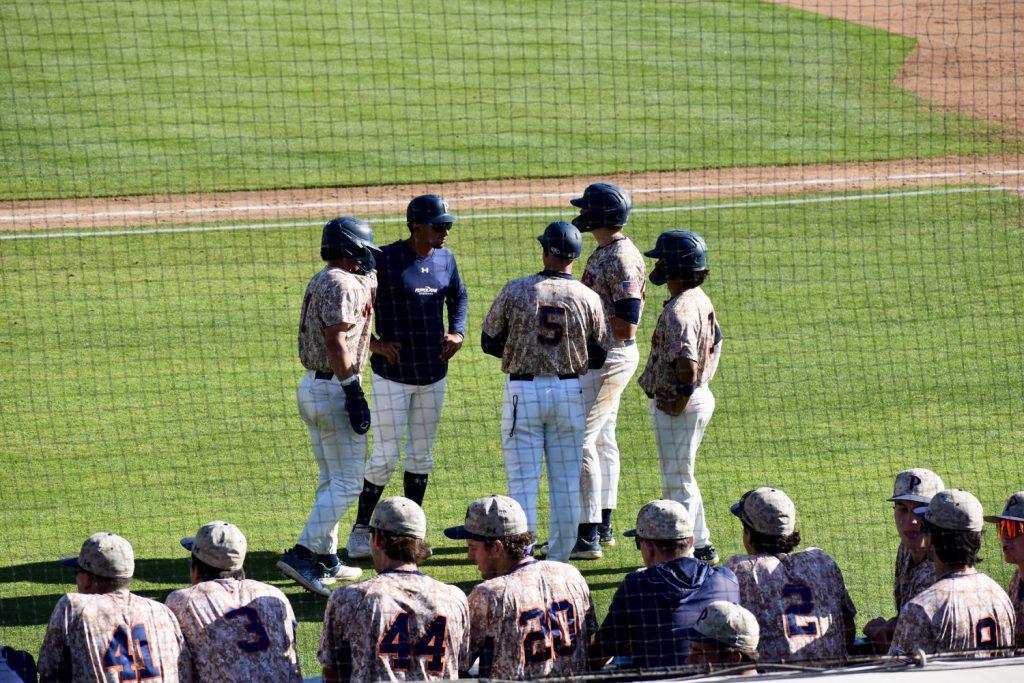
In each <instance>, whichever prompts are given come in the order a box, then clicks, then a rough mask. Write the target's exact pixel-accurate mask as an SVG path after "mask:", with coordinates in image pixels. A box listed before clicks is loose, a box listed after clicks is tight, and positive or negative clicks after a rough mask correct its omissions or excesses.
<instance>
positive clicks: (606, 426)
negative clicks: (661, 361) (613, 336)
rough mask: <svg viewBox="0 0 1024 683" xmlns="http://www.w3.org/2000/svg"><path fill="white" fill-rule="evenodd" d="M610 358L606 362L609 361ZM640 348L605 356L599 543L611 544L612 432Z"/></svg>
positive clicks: (614, 495) (615, 465) (616, 466)
mask: <svg viewBox="0 0 1024 683" xmlns="http://www.w3.org/2000/svg"><path fill="white" fill-rule="evenodd" d="M609 361H610V364H609ZM639 363H640V352H639V350H637V347H636V344H629V345H627V346H621V347H617V348H614V349H612V350H611V351H610V352H609V353H608V358H607V359H606V360H605V380H604V384H603V385H602V387H601V394H600V395H599V397H598V402H599V403H600V404H601V405H603V406H605V407H606V411H607V413H606V416H605V419H604V422H603V424H602V425H601V430H600V431H599V432H598V435H597V441H596V445H597V454H598V460H599V462H600V467H601V492H600V500H601V524H600V526H599V527H598V531H599V536H600V539H601V543H602V544H603V545H614V543H615V537H614V535H613V534H612V529H611V524H612V521H611V517H612V510H614V509H615V508H616V507H617V506H618V492H619V471H620V463H619V444H618V440H617V438H616V435H615V430H616V428H617V425H618V418H619V404H620V403H621V401H622V394H623V392H624V391H625V390H626V387H627V386H628V385H629V382H630V380H631V379H632V378H633V375H634V374H635V373H636V369H637V366H638V365H639Z"/></svg>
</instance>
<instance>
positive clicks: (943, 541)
mask: <svg viewBox="0 0 1024 683" xmlns="http://www.w3.org/2000/svg"><path fill="white" fill-rule="evenodd" d="M921 531H922V532H924V533H926V534H928V541H929V542H930V543H931V545H932V548H934V549H935V555H936V556H937V557H938V558H939V561H941V562H942V564H945V565H948V566H950V567H973V566H974V565H976V564H977V563H978V562H980V561H981V560H980V559H979V558H978V553H979V552H981V532H980V531H954V530H952V529H943V528H942V527H938V526H935V525H934V524H932V523H931V522H929V521H928V520H927V519H922V520H921Z"/></svg>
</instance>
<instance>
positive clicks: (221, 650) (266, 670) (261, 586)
mask: <svg viewBox="0 0 1024 683" xmlns="http://www.w3.org/2000/svg"><path fill="white" fill-rule="evenodd" d="M181 545H182V546H183V547H184V548H185V549H186V550H188V551H190V552H191V553H192V557H191V560H190V564H189V578H190V579H191V581H192V586H190V587H188V588H182V589H181V590H177V591H174V592H173V593H171V594H170V595H169V596H167V600H166V604H167V607H169V608H170V610H171V611H172V612H174V616H175V617H177V618H178V623H179V624H180V625H181V632H182V634H183V635H184V636H185V641H186V642H187V643H188V647H189V650H190V651H191V653H192V666H193V673H194V679H195V680H196V681H200V682H206V681H209V682H210V683H214V682H215V681H238V683H248V682H249V681H266V683H277V682H278V681H292V682H293V683H297V682H299V681H301V680H302V674H301V673H300V671H299V661H298V656H297V654H296V651H295V627H296V622H295V614H294V613H293V612H292V606H291V603H289V602H288V598H286V597H285V596H284V593H282V592H281V591H280V590H279V589H278V588H276V587H275V586H271V585H268V584H265V583H260V582H259V581H253V580H251V579H247V578H245V568H244V564H245V552H246V549H247V547H248V543H247V541H246V539H245V535H244V534H242V531H241V530H240V529H239V528H238V527H237V526H235V525H234V524H231V523H229V522H221V521H215V522H210V523H209V524H206V525H204V526H202V527H200V529H199V531H198V532H197V533H196V535H195V536H190V537H188V538H183V539H181Z"/></svg>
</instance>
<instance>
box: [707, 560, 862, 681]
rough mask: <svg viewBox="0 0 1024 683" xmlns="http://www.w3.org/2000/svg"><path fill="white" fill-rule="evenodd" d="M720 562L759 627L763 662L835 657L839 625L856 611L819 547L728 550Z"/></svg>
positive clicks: (841, 638)
mask: <svg viewBox="0 0 1024 683" xmlns="http://www.w3.org/2000/svg"><path fill="white" fill-rule="evenodd" d="M725 566H726V567H728V568H729V569H731V570H732V571H733V572H734V573H735V574H736V580H737V581H738V582H739V584H740V604H741V605H743V606H744V607H746V608H747V609H748V610H750V611H751V612H753V614H754V616H755V617H757V623H758V625H759V626H760V627H761V639H760V642H759V643H758V646H757V651H758V654H759V655H760V657H761V660H762V661H765V662H782V661H785V662H796V661H809V660H838V659H843V658H844V657H845V656H846V639H845V634H844V626H845V624H846V623H847V620H850V621H851V622H852V620H853V617H854V615H855V614H856V613H857V611H856V609H855V608H854V606H853V600H852V599H850V594H849V592H848V591H847V590H846V582H845V581H844V580H843V573H842V572H841V571H840V570H839V565H837V564H836V563H835V560H833V559H832V558H831V557H829V555H828V554H827V553H826V552H825V551H824V550H821V549H820V548H807V549H805V550H801V551H799V552H795V553H788V554H780V555H734V556H733V557H731V558H729V560H728V561H727V562H726V563H725Z"/></svg>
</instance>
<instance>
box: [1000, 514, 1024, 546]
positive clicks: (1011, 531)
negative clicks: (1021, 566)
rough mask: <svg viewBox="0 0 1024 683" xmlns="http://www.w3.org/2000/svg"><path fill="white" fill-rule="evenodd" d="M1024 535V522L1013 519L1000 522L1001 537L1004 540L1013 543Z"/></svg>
mask: <svg viewBox="0 0 1024 683" xmlns="http://www.w3.org/2000/svg"><path fill="white" fill-rule="evenodd" d="M1022 534H1024V522H1018V521H1016V520H1012V519H1001V520H999V535H1000V536H1001V537H1002V538H1005V539H1008V540H1011V541H1012V540H1013V539H1015V538H1017V537H1018V536H1020V535H1022Z"/></svg>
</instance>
